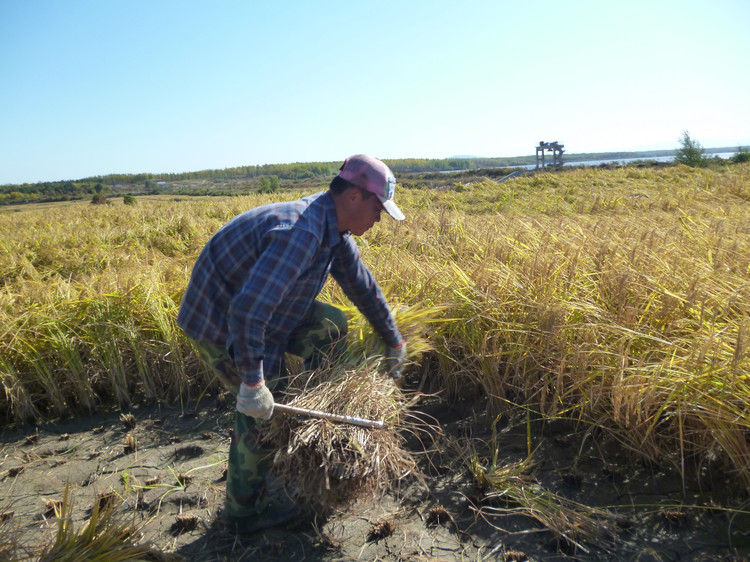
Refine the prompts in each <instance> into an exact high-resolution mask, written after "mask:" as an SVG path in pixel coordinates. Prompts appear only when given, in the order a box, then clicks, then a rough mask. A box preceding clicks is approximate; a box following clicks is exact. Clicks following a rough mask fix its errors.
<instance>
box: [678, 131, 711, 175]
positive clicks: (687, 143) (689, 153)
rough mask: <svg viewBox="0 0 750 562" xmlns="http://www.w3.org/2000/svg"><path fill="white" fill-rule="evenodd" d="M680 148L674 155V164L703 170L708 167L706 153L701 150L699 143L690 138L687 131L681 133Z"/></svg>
mask: <svg viewBox="0 0 750 562" xmlns="http://www.w3.org/2000/svg"><path fill="white" fill-rule="evenodd" d="M680 146H681V148H680V149H678V150H677V152H676V153H675V157H674V159H675V162H679V163H680V164H685V165H686V166H692V167H693V168H704V167H706V166H708V158H707V157H706V151H705V150H703V147H702V146H701V143H699V142H698V141H697V140H695V139H691V138H690V133H688V132H687V131H682V137H680Z"/></svg>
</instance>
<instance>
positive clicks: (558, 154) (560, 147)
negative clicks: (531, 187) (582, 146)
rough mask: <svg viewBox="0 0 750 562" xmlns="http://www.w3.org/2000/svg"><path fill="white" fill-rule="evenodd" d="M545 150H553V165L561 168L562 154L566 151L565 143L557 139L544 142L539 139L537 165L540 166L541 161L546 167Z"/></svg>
mask: <svg viewBox="0 0 750 562" xmlns="http://www.w3.org/2000/svg"><path fill="white" fill-rule="evenodd" d="M545 152H551V153H552V163H551V165H552V166H555V167H557V168H561V167H562V165H563V159H562V155H563V152H565V145H564V144H560V143H559V142H557V141H552V142H544V141H539V146H537V147H536V167H537V168H539V163H540V162H541V164H542V168H544V166H545V164H544V153H545Z"/></svg>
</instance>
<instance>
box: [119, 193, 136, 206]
mask: <svg viewBox="0 0 750 562" xmlns="http://www.w3.org/2000/svg"><path fill="white" fill-rule="evenodd" d="M122 202H123V203H124V204H125V205H135V197H134V196H133V195H123V196H122Z"/></svg>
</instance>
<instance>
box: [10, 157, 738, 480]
mask: <svg viewBox="0 0 750 562" xmlns="http://www.w3.org/2000/svg"><path fill="white" fill-rule="evenodd" d="M410 185H411V186H416V187H412V188H410V189H401V190H400V191H399V193H398V198H399V205H400V206H401V207H402V208H403V209H404V210H405V212H406V215H407V220H406V221H404V222H402V223H394V222H393V221H388V219H387V218H384V220H383V222H382V223H380V224H379V225H377V226H376V228H374V229H373V230H372V231H370V232H368V233H367V235H366V236H365V237H364V238H363V239H362V240H361V248H362V254H363V257H364V259H365V262H366V263H367V264H368V265H369V266H370V268H371V269H372V271H373V273H374V275H375V277H376V278H377V279H378V281H379V283H380V284H381V286H382V287H383V289H384V292H385V293H386V296H387V298H388V300H389V302H390V303H391V304H392V305H393V306H394V309H395V310H397V311H399V310H402V311H407V312H408V313H409V314H406V315H405V316H403V318H402V319H401V320H400V325H401V326H402V327H403V328H404V331H405V333H406V334H407V335H408V337H407V341H409V342H414V346H415V347H416V348H419V349H423V350H425V351H426V355H424V357H423V360H422V361H421V363H420V364H418V365H412V366H411V375H412V376H419V377H421V378H422V379H423V382H425V383H429V384H430V385H431V386H432V388H436V389H440V390H442V391H443V393H444V395H445V396H446V398H447V399H455V398H457V397H459V396H469V397H474V398H476V399H479V400H483V401H485V402H486V404H487V408H488V409H489V410H490V411H491V412H499V411H500V410H502V409H504V408H508V407H513V405H514V404H522V405H524V406H525V407H528V408H531V409H534V410H536V411H537V412H539V413H541V414H542V415H545V416H547V417H567V418H572V419H575V420H580V421H581V422H584V423H586V424H595V425H597V426H598V427H599V428H601V429H602V430H603V431H606V432H607V433H608V434H609V435H611V436H612V437H613V438H615V439H618V440H620V441H621V442H622V443H623V444H624V445H625V446H627V447H629V448H630V449H632V450H633V452H634V454H635V455H641V456H644V457H646V458H649V459H653V460H657V459H658V460H660V461H665V460H666V461H670V462H673V463H675V465H677V466H678V467H679V468H680V469H681V470H686V469H687V466H686V462H687V459H690V458H694V459H701V458H703V457H704V456H711V457H712V458H719V459H722V460H723V461H724V462H725V466H726V467H727V468H728V469H729V470H732V471H734V472H735V473H736V475H737V479H738V481H741V482H744V483H745V484H746V485H750V451H748V435H749V434H750V427H749V426H750V412H748V408H749V406H748V404H750V400H748V398H749V394H750V388H748V386H749V384H750V382H749V379H748V376H747V373H748V372H750V355H749V354H748V350H749V349H750V227H748V225H750V205H748V201H750V166H748V165H747V164H742V165H733V166H725V167H715V168H707V169H691V168H686V167H684V166H669V167H658V168H625V167H624V168H617V169H610V170H605V169H598V168H582V169H571V170H563V171H562V172H559V173H547V172H543V173H536V174H530V175H527V176H522V177H519V178H514V179H512V180H509V181H507V182H504V183H496V182H494V181H491V180H489V179H486V178H485V179H480V180H479V181H477V182H475V183H473V184H470V183H465V184H464V183H455V184H454V185H450V186H448V187H446V188H441V189H432V188H428V187H426V186H425V187H420V182H419V181H418V180H415V181H411V182H410ZM298 195H299V192H287V193H281V194H277V195H275V196H274V197H275V199H280V198H287V199H290V198H293V197H297V196H298ZM269 200H270V199H268V198H264V197H260V196H251V197H236V198H227V199H221V200H220V199H218V198H217V199H214V200H201V201H179V202H178V201H175V202H158V203H147V202H145V201H144V202H141V201H139V204H137V205H135V206H130V207H123V206H121V205H118V206H116V207H115V206H113V207H109V206H96V207H92V206H90V205H86V206H79V207H76V206H70V207H66V208H64V209H59V210H55V208H50V209H46V210H29V211H22V212H17V213H6V212H3V213H0V315H1V318H2V324H0V325H2V329H1V330H2V332H1V333H2V338H0V382H1V383H2V387H3V389H4V393H3V395H2V396H0V416H1V417H2V419H4V420H5V421H7V422H14V421H23V420H29V419H36V418H39V417H43V416H49V415H58V414H60V413H76V412H78V411H85V410H87V409H94V408H97V407H98V406H99V405H101V404H103V403H106V402H107V401H108V400H112V399H114V400H116V401H117V402H119V403H121V404H122V403H127V402H129V401H135V400H140V399H144V398H153V397H161V398H167V399H170V398H172V399H173V398H175V397H189V396H190V395H191V393H194V392H197V391H201V392H202V391H203V390H205V389H206V388H210V386H211V384H213V383H211V379H210V377H209V376H208V374H207V373H206V372H205V370H204V369H202V367H201V366H200V364H199V363H198V362H197V361H196V360H195V357H194V354H193V352H192V350H191V349H190V348H189V346H188V345H187V343H186V341H185V339H184V337H183V335H182V334H181V333H180V331H179V329H178V328H177V327H176V324H175V316H176V311H177V307H178V305H179V299H180V297H181V294H182V291H183V290H184V287H185V284H186V283H187V279H188V276H189V274H190V270H191V267H192V264H193V263H194V261H195V258H196V257H197V253H198V252H199V251H200V249H201V247H202V246H203V244H204V243H205V241H206V240H207V239H208V237H209V236H210V235H211V234H212V233H213V232H214V231H215V230H216V229H218V227H219V226H220V225H221V224H223V223H224V222H226V220H228V219H229V218H230V217H231V216H234V215H235V214H237V213H238V212H241V211H242V210H244V209H246V208H249V207H251V206H254V205H256V204H259V203H263V202H266V201H269ZM323 298H324V299H326V300H328V301H329V302H332V303H335V304H339V305H341V304H343V303H346V299H345V298H344V297H343V294H342V293H341V292H340V290H339V289H338V288H337V287H336V286H335V285H330V286H327V287H326V289H325V291H324V294H323ZM347 306H348V305H347ZM420 311H427V314H426V315H425V316H424V317H419V314H420ZM347 312H348V313H349V314H350V317H351V326H352V330H351V334H352V335H353V343H355V344H356V345H360V344H361V345H362V346H363V350H364V352H365V353H367V352H368V350H370V349H371V348H372V347H373V345H374V342H375V341H376V340H377V337H376V336H375V335H374V334H372V332H371V331H369V330H370V329H369V327H368V326H367V323H366V321H365V320H364V319H362V318H361V317H360V316H359V313H358V312H357V311H356V310H355V309H353V308H351V307H350V306H348V308H347Z"/></svg>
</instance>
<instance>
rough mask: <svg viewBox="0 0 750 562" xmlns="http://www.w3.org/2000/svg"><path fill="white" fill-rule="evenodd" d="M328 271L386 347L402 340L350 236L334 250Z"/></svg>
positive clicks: (383, 298)
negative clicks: (329, 270)
mask: <svg viewBox="0 0 750 562" xmlns="http://www.w3.org/2000/svg"><path fill="white" fill-rule="evenodd" d="M331 275H332V276H333V278H334V279H335V280H336V282H337V283H338V284H339V285H340V286H341V289H342V290H343V291H344V294H346V296H347V297H348V298H349V300H351V301H352V302H353V303H354V305H355V306H356V307H357V308H358V309H359V311H360V312H361V313H362V314H363V315H364V317H365V318H367V320H368V321H369V322H370V324H372V327H373V328H374V329H375V331H376V332H378V333H379V334H380V336H381V337H382V338H383V340H385V343H386V344H387V345H389V346H390V347H396V346H397V345H399V344H400V343H401V341H402V337H401V333H400V332H399V331H398V328H397V326H396V321H395V320H394V318H393V314H391V309H390V308H389V306H388V303H387V302H386V301H385V296H384V295H383V292H382V291H381V289H380V286H379V285H378V284H377V282H376V281H375V278H374V277H373V276H372V273H370V270H369V269H367V266H365V264H364V262H363V261H362V257H361V254H360V252H359V248H358V247H357V244H356V242H355V241H354V238H353V237H352V236H351V235H350V236H346V237H344V240H342V242H341V244H339V245H338V246H337V247H336V249H335V251H334V259H333V262H332V263H331Z"/></svg>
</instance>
